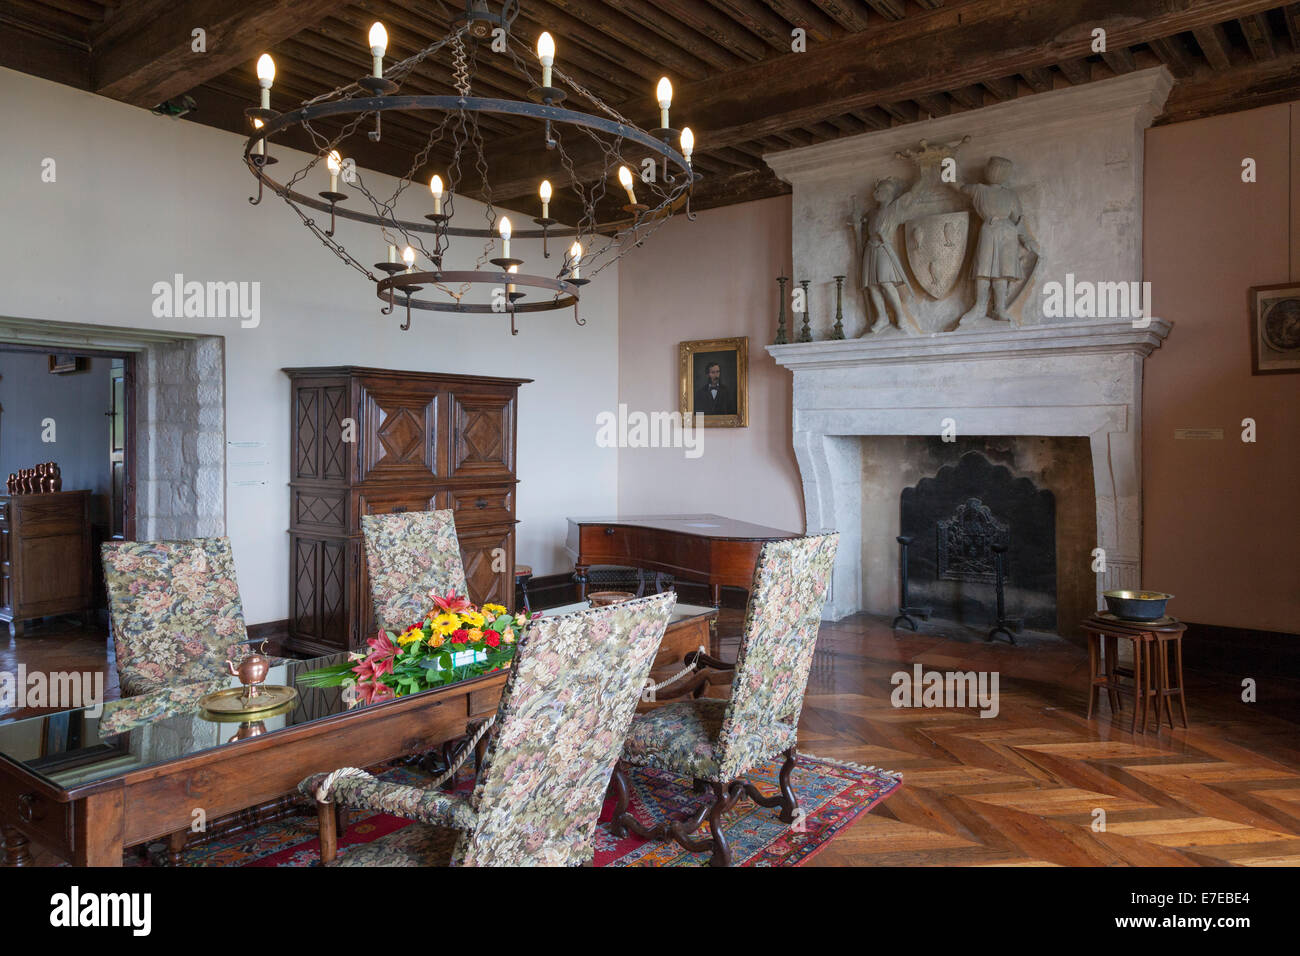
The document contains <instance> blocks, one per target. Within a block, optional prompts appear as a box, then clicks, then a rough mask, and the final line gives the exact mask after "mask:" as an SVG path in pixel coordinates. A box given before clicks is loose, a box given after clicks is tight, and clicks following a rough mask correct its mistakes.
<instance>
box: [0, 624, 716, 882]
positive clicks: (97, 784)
mask: <svg viewBox="0 0 1300 956" xmlns="http://www.w3.org/2000/svg"><path fill="white" fill-rule="evenodd" d="M581 607H586V605H585V604H584V605H581ZM563 610H565V609H564V608H556V609H552V610H551V611H548V612H547V613H548V614H554V613H557V612H562V611H563ZM714 616H716V612H715V611H714V610H713V609H712V608H702V607H692V606H690V605H683V606H680V607H678V608H676V609H675V610H674V613H673V618H672V620H671V621H670V623H669V626H668V629H667V631H666V632H665V634H664V640H663V643H662V644H661V645H660V650H659V655H658V656H657V657H656V659H655V663H654V665H653V667H654V671H653V673H654V674H656V675H658V676H657V677H656V679H657V680H662V679H663V678H664V677H666V676H670V675H671V674H673V673H676V672H677V671H678V670H680V669H681V666H682V663H681V662H682V658H683V657H684V656H685V655H686V654H688V653H690V652H691V651H694V650H696V649H697V648H698V647H700V646H701V645H704V646H705V647H706V648H708V647H709V644H708V640H709V621H710V620H711V619H712V618H713V617H714ZM341 659H342V656H341V655H334V656H331V657H328V658H318V659H314V660H310V661H294V662H283V663H281V664H278V665H277V666H276V668H274V669H273V671H272V674H271V676H270V677H268V681H267V682H268V683H270V684H276V683H278V684H289V685H292V684H293V683H294V680H295V677H296V675H297V673H299V672H301V671H303V670H311V669H313V668H316V667H321V666H324V665H326V664H328V663H334V662H337V661H339V660H341ZM506 676H507V672H505V671H501V672H497V673H494V674H487V675H484V676H482V677H476V678H472V679H470V680H466V681H461V682H460V683H457V684H451V685H448V686H446V687H440V688H437V689H436V690H430V691H425V692H423V693H420V694H413V695H410V696H407V697H400V698H398V699H397V700H392V701H386V702H384V703H379V704H373V705H370V706H365V707H355V708H352V709H348V708H347V707H346V705H345V704H344V703H343V701H342V691H341V690H340V689H339V688H305V687H300V688H299V700H298V703H297V706H296V707H295V709H294V710H293V711H292V712H290V713H288V714H284V715H281V716H279V717H274V718H271V719H268V720H266V721H264V722H263V723H264V724H265V725H266V727H265V729H264V732H262V733H261V734H260V735H259V736H253V737H249V738H248V739H242V740H237V741H235V740H231V739H230V738H231V737H232V736H233V734H234V732H235V731H236V728H238V727H240V726H241V725H238V724H220V723H214V722H212V721H209V720H205V719H204V718H202V717H201V716H200V715H199V711H198V707H197V705H194V706H181V707H178V708H170V707H169V709H168V710H166V711H164V713H162V714H161V715H157V714H155V715H150V716H149V717H148V718H147V719H145V718H141V719H140V720H139V721H138V722H136V723H135V725H134V726H129V729H126V730H125V731H123V732H117V731H118V726H111V727H110V728H109V729H110V730H111V731H112V733H109V734H106V735H105V736H104V737H102V738H101V736H100V733H99V730H98V728H99V725H100V723H101V722H103V721H111V720H116V719H117V718H118V717H121V716H122V714H120V713H119V714H118V715H117V717H110V714H111V713H112V711H113V709H114V707H115V706H116V707H131V708H133V712H134V710H136V709H139V708H140V706H142V704H141V702H142V701H145V700H146V699H147V698H148V696H149V695H145V697H144V698H141V697H137V698H130V699H129V700H128V701H123V702H120V703H118V702H114V704H109V705H106V710H105V714H104V716H103V717H100V718H96V717H93V716H91V715H90V714H88V713H87V712H86V711H85V710H84V709H83V710H74V711H64V712H61V713H60V714H57V715H55V716H52V717H31V718H28V719H26V720H18V721H12V722H10V723H6V724H0V835H2V836H3V846H4V864H5V865H7V866H23V865H26V864H29V863H31V862H32V856H31V853H30V849H29V843H36V844H39V845H41V846H43V847H45V848H46V849H48V850H50V851H51V852H53V853H54V854H56V855H57V856H59V857H61V858H62V859H64V860H67V861H68V862H70V863H74V864H76V865H78V866H121V865H122V854H123V851H124V850H125V849H126V848H127V847H130V846H135V845H138V844H141V843H146V842H150V841H154V840H160V839H164V838H170V837H171V836H172V835H173V834H177V833H181V832H186V831H189V830H190V828H191V824H192V823H193V822H194V820H195V812H196V811H202V814H203V817H204V818H205V819H206V820H207V821H209V822H211V821H215V820H217V819H218V818H220V817H222V816H225V815H227V814H231V813H236V812H238V811H241V810H244V809H245V808H248V807H255V806H258V805H261V804H265V803H268V802H270V801H274V800H276V799H277V798H282V797H284V796H285V795H286V794H293V793H294V792H295V791H296V789H297V786H298V783H299V782H300V781H301V780H303V779H304V778H306V777H308V776H310V775H312V774H313V773H319V772H323V771H330V770H334V769H337V768H338V767H342V766H354V767H371V766H375V765H376V764H381V763H384V762H385V761H388V760H393V759H396V758H398V757H403V756H407V755H410V754H416V753H422V752H425V751H429V750H433V749H435V748H437V747H439V746H440V745H441V744H443V743H444V742H446V741H448V740H452V739H454V738H456V737H459V736H461V735H462V734H464V733H465V726H466V723H467V722H468V721H469V720H470V719H472V718H476V717H482V716H485V715H487V714H490V713H495V712H496V707H497V703H498V701H499V700H500V697H501V690H502V688H503V687H504V685H505V681H506ZM236 683H237V682H236V681H234V680H233V679H232V681H231V684H232V685H234V684H236ZM209 686H210V685H203V686H202V687H198V688H196V692H195V697H197V690H206V689H207V688H208V687H209ZM159 699H161V698H159ZM642 706H643V707H647V706H652V705H642ZM171 710H174V711H175V712H170V711H171ZM55 727H57V728H58V730H57V733H55V732H54V731H53V730H52V728H55ZM59 736H62V739H63V740H65V741H75V742H76V746H75V747H74V746H69V748H68V749H67V750H65V751H63V752H61V753H59V752H55V753H49V752H48V751H50V750H51V749H52V748H53V749H56V750H57V748H58V747H59V745H60V741H59V739H56V738H57V737H59ZM178 741H179V742H181V744H180V745H178V743H177V742H178ZM186 744H187V745H188V746H186ZM178 750H179V751H181V752H179V753H178V752H177V751H178ZM173 847H174V849H176V850H179V847H178V846H176V844H173Z"/></svg>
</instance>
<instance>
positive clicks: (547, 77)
mask: <svg viewBox="0 0 1300 956" xmlns="http://www.w3.org/2000/svg"><path fill="white" fill-rule="evenodd" d="M537 59H539V60H541V61H542V86H550V85H551V67H552V66H554V65H555V40H554V39H553V38H552V37H551V35H550V34H549V33H546V32H545V31H543V32H542V35H541V36H539V37H538V38H537ZM542 215H543V216H545V215H546V214H545V213H542Z"/></svg>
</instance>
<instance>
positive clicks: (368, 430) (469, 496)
mask: <svg viewBox="0 0 1300 956" xmlns="http://www.w3.org/2000/svg"><path fill="white" fill-rule="evenodd" d="M284 371H285V374H287V375H288V376H289V378H290V379H291V381H292V389H291V394H292V403H293V405H292V413H291V425H290V427H291V436H290V439H291V446H290V447H291V449H292V455H293V458H292V461H291V463H290V481H289V489H290V490H289V495H290V511H289V515H290V517H289V522H290V524H289V538H290V541H289V640H288V644H289V646H290V647H291V648H292V649H293V650H297V651H301V652H304V653H311V654H326V653H333V652H336V651H339V650H344V649H353V650H355V649H358V648H360V647H361V646H362V645H364V643H365V640H366V638H368V637H370V636H371V635H372V634H373V633H374V621H373V609H372V607H371V601H370V584H369V580H368V578H367V574H366V561H365V551H364V544H363V542H362V537H361V517H362V515H368V514H383V513H390V512H401V511H429V510H435V509H442V508H449V509H451V510H452V511H454V512H455V514H456V536H457V538H458V539H459V540H460V550H461V559H462V561H463V562H464V565H465V578H466V581H467V583H468V586H469V598H470V600H471V601H473V602H475V603H476V604H481V603H483V602H485V601H492V602H495V603H498V604H504V605H506V606H507V607H511V608H513V606H514V593H515V587H514V573H515V523H516V522H515V486H516V484H517V483H518V477H517V475H516V473H515V445H516V435H515V420H516V403H517V399H518V392H519V386H520V385H522V384H524V383H525V382H527V381H529V380H528V379H508V378H485V377H479V376H469V375H447V374H441V373H432V372H396V371H392V370H386V369H372V368H359V367H355V366H341V367H332V368H291V369H285V370H284Z"/></svg>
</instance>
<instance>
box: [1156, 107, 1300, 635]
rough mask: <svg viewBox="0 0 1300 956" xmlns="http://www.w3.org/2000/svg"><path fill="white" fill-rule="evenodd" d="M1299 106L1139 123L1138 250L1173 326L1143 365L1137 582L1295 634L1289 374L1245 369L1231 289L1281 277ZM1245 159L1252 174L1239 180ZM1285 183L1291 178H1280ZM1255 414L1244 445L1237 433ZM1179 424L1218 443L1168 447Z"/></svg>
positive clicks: (1297, 589)
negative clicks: (1253, 178)
mask: <svg viewBox="0 0 1300 956" xmlns="http://www.w3.org/2000/svg"><path fill="white" fill-rule="evenodd" d="M1297 109H1300V104H1291V105H1280V106H1270V107H1266V108H1263V109H1257V110H1250V111H1247V112H1243V113H1233V114H1229V115H1227V116H1219V117H1213V118H1210V119H1205V120H1197V121H1194V122H1190V123H1179V124H1176V125H1173V126H1164V127H1159V128H1156V129H1152V130H1149V131H1148V132H1147V136H1146V177H1145V179H1146V182H1145V192H1146V196H1145V203H1144V215H1145V225H1144V236H1143V259H1144V265H1143V268H1144V271H1145V278H1146V279H1148V280H1149V281H1150V282H1151V283H1152V301H1153V305H1154V311H1155V313H1156V314H1157V315H1159V316H1161V317H1163V318H1166V319H1171V320H1172V321H1173V323H1174V328H1173V331H1172V332H1171V333H1170V336H1169V338H1168V339H1167V340H1166V342H1165V344H1164V346H1163V347H1162V348H1161V349H1159V350H1158V351H1157V352H1155V353H1154V354H1153V355H1152V356H1151V357H1150V358H1149V359H1148V360H1147V362H1146V370H1145V387H1144V389H1143V399H1144V414H1143V440H1142V451H1143V480H1142V490H1143V498H1144V511H1145V519H1144V528H1143V561H1144V577H1145V580H1144V581H1143V585H1144V586H1146V587H1152V588H1160V589H1162V590H1166V591H1171V592H1173V593H1174V594H1175V595H1177V598H1176V600H1175V601H1174V602H1173V603H1172V604H1171V606H1170V607H1171V610H1172V611H1173V613H1175V614H1177V615H1178V616H1179V617H1181V618H1182V619H1184V620H1189V621H1196V622H1199V623H1203V624H1221V625H1231V626H1236V627H1251V628H1260V629H1264V630H1273V631H1285V632H1296V631H1300V574H1297V568H1300V518H1298V517H1297V510H1296V491H1297V488H1300V450H1298V449H1297V443H1298V442H1300V374H1296V375H1264V376H1252V375H1251V374H1250V340H1249V335H1248V331H1247V328H1248V327H1247V305H1246V302H1247V289H1248V288H1249V287H1250V286H1252V285H1267V284H1270V283H1278V282H1287V281H1294V280H1296V279H1297V278H1300V272H1297V270H1296V268H1295V267H1293V266H1292V252H1291V241H1292V237H1291V235H1290V228H1291V225H1290V224H1291V221H1292V218H1293V216H1294V215H1295V214H1296V211H1297V210H1300V203H1298V202H1297V197H1296V195H1295V191H1294V190H1293V189H1292V185H1291V180H1292V178H1293V172H1294V171H1295V163H1296V159H1297V153H1296V151H1295V150H1294V149H1292V148H1290V143H1291V130H1292V129H1293V128H1295V129H1297V130H1300V123H1295V122H1294V120H1297V119H1300V116H1298V115H1297V114H1296V111H1297ZM1244 157H1252V158H1254V159H1255V160H1256V162H1257V165H1258V181H1257V182H1256V183H1253V184H1248V183H1243V182H1242V181H1241V162H1242V159H1243V158H1244ZM1296 179H1297V181H1296V183H1295V187H1296V189H1300V177H1296ZM1243 418H1253V419H1255V421H1256V423H1257V426H1258V441H1257V443H1255V444H1246V443H1243V442H1242V441H1241V432H1242V428H1241V420H1242V419H1243ZM1179 427H1198V428H1200V427H1208V428H1222V429H1223V440H1222V441H1214V440H1177V439H1175V438H1174V429H1175V428H1179Z"/></svg>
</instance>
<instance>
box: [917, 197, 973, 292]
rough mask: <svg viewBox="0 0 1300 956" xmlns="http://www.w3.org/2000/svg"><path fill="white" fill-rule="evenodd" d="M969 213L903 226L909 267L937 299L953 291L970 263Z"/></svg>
mask: <svg viewBox="0 0 1300 956" xmlns="http://www.w3.org/2000/svg"><path fill="white" fill-rule="evenodd" d="M969 235H970V213H969V212H942V213H935V214H933V215H930V216H922V217H920V218H919V219H912V220H909V221H908V222H906V223H904V225H903V238H904V241H905V245H906V250H907V264H908V265H909V266H911V268H912V274H913V275H914V276H916V281H917V282H919V283H920V285H921V288H922V289H924V290H925V291H926V292H928V293H929V294H930V295H931V296H933V297H934V298H936V299H942V298H943V297H944V296H946V295H947V294H948V293H949V292H951V291H952V287H953V284H954V283H955V282H956V281H957V276H958V275H960V274H961V264H962V263H963V262H964V261H965V260H966V240H967V237H968V236H969Z"/></svg>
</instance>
